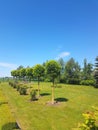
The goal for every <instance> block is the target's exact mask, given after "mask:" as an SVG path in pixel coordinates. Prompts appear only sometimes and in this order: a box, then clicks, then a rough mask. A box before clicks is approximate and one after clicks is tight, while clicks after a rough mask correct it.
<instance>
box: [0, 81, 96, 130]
mask: <svg viewBox="0 0 98 130" xmlns="http://www.w3.org/2000/svg"><path fill="white" fill-rule="evenodd" d="M32 86H33V88H37V84H36V83H34V84H33V85H32ZM50 86H51V84H50V83H41V84H40V90H41V91H40V94H41V95H42V96H41V97H40V99H39V100H38V101H32V102H31V101H30V95H25V96H23V95H19V92H17V91H16V89H13V88H12V87H10V86H9V85H8V84H7V83H2V86H1V87H0V89H2V91H3V92H4V94H5V95H6V97H7V100H8V102H9V105H10V108H11V111H13V112H14V115H15V119H16V120H17V121H18V122H19V124H20V126H21V128H22V130H71V129H72V128H75V127H77V124H78V123H79V122H81V121H82V120H83V118H82V113H83V112H85V111H88V110H91V109H92V108H91V107H92V106H97V107H98V89H95V88H93V87H90V86H88V87H87V86H78V85H64V84H62V88H55V98H56V99H57V100H59V101H60V103H59V104H58V105H54V106H52V105H49V104H47V102H48V101H51V87H50ZM1 107H4V108H5V106H4V105H3V106H0V109H1ZM4 114H5V115H6V111H4ZM4 118H5V117H4ZM6 119H7V117H6ZM11 122H13V121H11ZM5 124H6V122H5ZM2 125H4V123H1V122H0V126H2ZM10 130H11V129H10Z"/></svg>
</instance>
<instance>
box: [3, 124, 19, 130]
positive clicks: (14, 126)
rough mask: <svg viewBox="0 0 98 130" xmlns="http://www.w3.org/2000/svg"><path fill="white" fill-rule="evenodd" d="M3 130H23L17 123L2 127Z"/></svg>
mask: <svg viewBox="0 0 98 130" xmlns="http://www.w3.org/2000/svg"><path fill="white" fill-rule="evenodd" d="M1 130H21V129H20V128H19V126H18V124H17V123H16V122H9V123H7V124H5V125H3V126H2V129H1Z"/></svg>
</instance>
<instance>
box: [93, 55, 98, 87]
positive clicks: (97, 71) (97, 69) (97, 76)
mask: <svg viewBox="0 0 98 130" xmlns="http://www.w3.org/2000/svg"><path fill="white" fill-rule="evenodd" d="M94 77H95V80H96V85H95V86H96V87H97V88H98V56H97V57H96V59H95V74H94Z"/></svg>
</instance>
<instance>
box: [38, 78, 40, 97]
mask: <svg viewBox="0 0 98 130" xmlns="http://www.w3.org/2000/svg"><path fill="white" fill-rule="evenodd" d="M39 97H40V90H39V77H38V98H39Z"/></svg>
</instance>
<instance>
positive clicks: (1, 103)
mask: <svg viewBox="0 0 98 130" xmlns="http://www.w3.org/2000/svg"><path fill="white" fill-rule="evenodd" d="M1 87H2V86H1V84H0V130H12V129H13V128H15V125H16V123H15V119H14V117H13V115H12V113H11V111H10V107H9V104H8V101H7V99H6V97H5V95H4V93H3V92H2V90H1Z"/></svg>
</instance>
